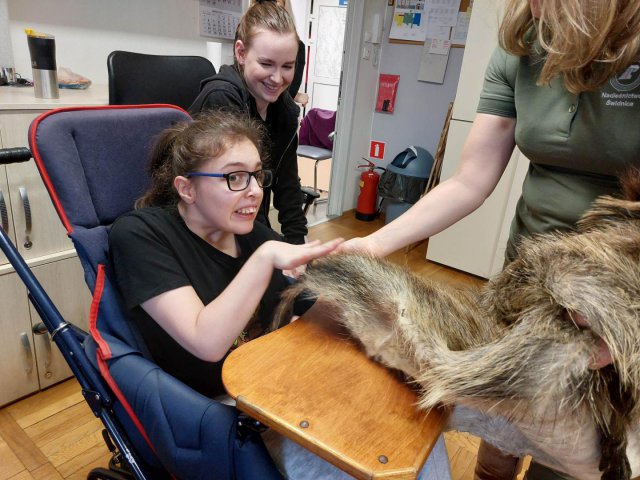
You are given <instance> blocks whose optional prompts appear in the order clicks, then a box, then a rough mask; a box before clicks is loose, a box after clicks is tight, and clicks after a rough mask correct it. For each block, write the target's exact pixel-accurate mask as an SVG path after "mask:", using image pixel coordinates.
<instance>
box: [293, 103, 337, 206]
mask: <svg viewBox="0 0 640 480" xmlns="http://www.w3.org/2000/svg"><path fill="white" fill-rule="evenodd" d="M335 128H336V112H334V111H332V110H323V109H322V108H312V109H311V110H309V111H308V112H307V114H306V115H305V116H304V118H303V119H302V122H301V124H300V131H299V132H298V150H297V154H298V156H299V157H304V158H309V159H311V160H313V161H314V162H315V163H314V166H313V191H314V192H316V193H318V194H319V193H320V190H318V164H319V163H320V162H321V161H323V160H328V159H330V158H331V157H333V136H334V132H335ZM323 200H324V199H323ZM323 200H320V199H317V200H316V201H315V203H318V202H320V201H323ZM324 201H326V200H324Z"/></svg>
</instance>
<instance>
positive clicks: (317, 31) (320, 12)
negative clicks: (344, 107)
mask: <svg viewBox="0 0 640 480" xmlns="http://www.w3.org/2000/svg"><path fill="white" fill-rule="evenodd" d="M346 3H347V2H346V1H344V0H343V1H340V0H313V2H311V4H312V7H311V8H312V10H311V13H310V16H309V24H310V38H309V39H308V40H307V42H306V43H307V45H308V55H307V57H308V58H307V84H306V90H305V91H306V92H307V94H308V95H309V103H308V104H307V109H310V108H323V109H325V110H337V109H338V97H339V91H340V79H341V73H342V56H343V54H344V47H343V44H344V32H345V25H346V20H347V5H346Z"/></svg>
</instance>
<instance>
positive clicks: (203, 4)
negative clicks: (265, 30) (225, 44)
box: [199, 0, 243, 40]
mask: <svg viewBox="0 0 640 480" xmlns="http://www.w3.org/2000/svg"><path fill="white" fill-rule="evenodd" d="M242 3H243V0H200V7H199V8H200V12H199V18H200V35H201V36H203V37H214V38H223V39H226V40H233V39H234V38H235V34H236V28H237V27H238V23H239V22H240V17H242V6H243V5H242Z"/></svg>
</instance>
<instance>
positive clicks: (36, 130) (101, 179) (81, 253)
mask: <svg viewBox="0 0 640 480" xmlns="http://www.w3.org/2000/svg"><path fill="white" fill-rule="evenodd" d="M184 121H190V117H189V115H188V114H187V113H186V112H184V111H183V110H182V109H180V108H177V107H171V106H167V105H146V106H140V107H122V106H111V107H93V108H92V107H82V108H68V109H58V110H53V111H51V112H47V113H45V114H43V115H41V116H40V117H38V118H37V119H36V120H34V122H33V123H32V125H31V128H30V133H29V143H30V146H31V150H32V152H33V156H34V158H35V160H36V163H37V165H38V169H39V171H40V174H41V175H42V178H43V180H44V182H45V185H46V187H47V190H48V191H49V194H50V196H51V198H52V201H53V203H54V205H55V207H56V211H57V212H58V215H59V217H60V219H61V221H62V223H63V224H64V226H65V228H66V229H67V232H68V235H69V237H70V238H71V239H72V241H73V243H74V246H75V248H76V250H77V252H78V257H79V259H80V261H81V262H82V265H83V268H84V271H85V279H86V281H87V284H88V285H89V287H90V288H91V289H92V291H93V292H94V301H93V304H92V308H91V312H90V321H89V325H90V333H91V338H89V339H87V341H86V342H85V352H86V355H87V357H88V359H89V361H90V362H91V363H92V364H93V366H94V367H95V368H96V369H97V370H98V371H99V372H100V373H101V375H102V377H103V378H104V380H105V381H106V383H107V384H108V385H109V387H110V388H111V391H112V392H113V397H114V398H115V399H116V401H114V404H113V405H112V406H111V407H110V408H112V409H113V410H114V412H115V414H116V416H117V417H118V419H119V421H120V423H121V424H122V428H123V430H124V431H125V432H126V435H127V436H128V438H130V441H131V444H132V445H133V447H134V450H135V451H136V452H138V453H139V455H140V456H141V457H142V459H143V461H144V464H145V467H146V468H147V469H148V470H149V471H150V472H151V473H150V474H149V477H148V478H165V477H168V476H169V475H172V476H173V477H178V478H189V479H198V478H202V479H205V478H212V477H213V478H245V479H252V478H258V477H260V478H281V477H280V474H279V473H278V472H277V470H276V469H275V467H274V466H273V463H272V461H271V458H270V457H269V456H268V454H267V452H266V450H265V448H264V446H263V444H262V443H261V440H259V439H257V437H256V436H257V434H256V433H252V432H249V433H248V434H247V433H246V432H244V431H243V432H241V433H242V435H243V437H242V438H240V437H239V436H238V434H237V433H238V422H239V420H238V413H237V411H236V410H235V409H233V408H231V407H229V406H226V405H222V404H220V403H218V402H215V401H213V400H211V399H209V398H206V397H204V396H202V395H200V394H199V393H197V392H195V391H193V390H192V389H190V388H189V387H187V386H186V385H184V384H183V383H181V382H180V381H178V380H176V379H175V378H173V377H171V376H170V375H168V374H166V373H165V372H164V371H163V370H162V369H160V368H159V367H158V366H157V365H155V364H154V363H153V361H152V360H151V359H150V356H149V355H148V352H147V350H146V348H145V346H144V344H143V342H141V341H140V338H139V335H137V333H136V331H134V329H133V328H131V325H130V324H129V322H128V321H127V319H126V316H125V314H124V309H123V308H122V307H121V306H120V299H119V295H118V294H117V291H116V290H115V289H114V287H113V285H112V282H111V280H110V276H109V272H108V267H105V265H107V259H108V231H109V228H110V225H111V223H112V222H113V221H114V220H115V219H116V218H117V217H118V216H119V215H121V214H122V213H125V212H127V211H129V210H131V209H132V208H133V204H134V201H135V199H136V198H138V197H139V196H140V195H141V194H142V192H144V191H145V189H146V188H147V185H148V175H147V172H146V164H147V158H148V153H149V149H150V147H151V145H152V143H153V141H154V138H155V137H156V136H157V135H158V133H160V132H161V131H162V130H164V129H165V128H167V127H169V126H171V125H172V124H174V123H176V122H184ZM248 458H250V461H249V460H247V459H248ZM94 478H102V477H94ZM105 478H110V477H105Z"/></svg>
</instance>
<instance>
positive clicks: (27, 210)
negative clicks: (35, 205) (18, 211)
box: [18, 187, 33, 249]
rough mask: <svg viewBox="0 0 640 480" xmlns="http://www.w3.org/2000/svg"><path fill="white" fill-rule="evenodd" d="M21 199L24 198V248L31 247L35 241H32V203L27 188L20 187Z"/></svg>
mask: <svg viewBox="0 0 640 480" xmlns="http://www.w3.org/2000/svg"><path fill="white" fill-rule="evenodd" d="M18 191H19V192H20V199H21V200H22V208H23V209H24V244H23V245H24V248H27V249H29V248H31V247H32V246H33V243H32V242H31V238H30V237H31V204H30V203H29V195H27V189H26V188H24V187H19V188H18Z"/></svg>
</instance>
